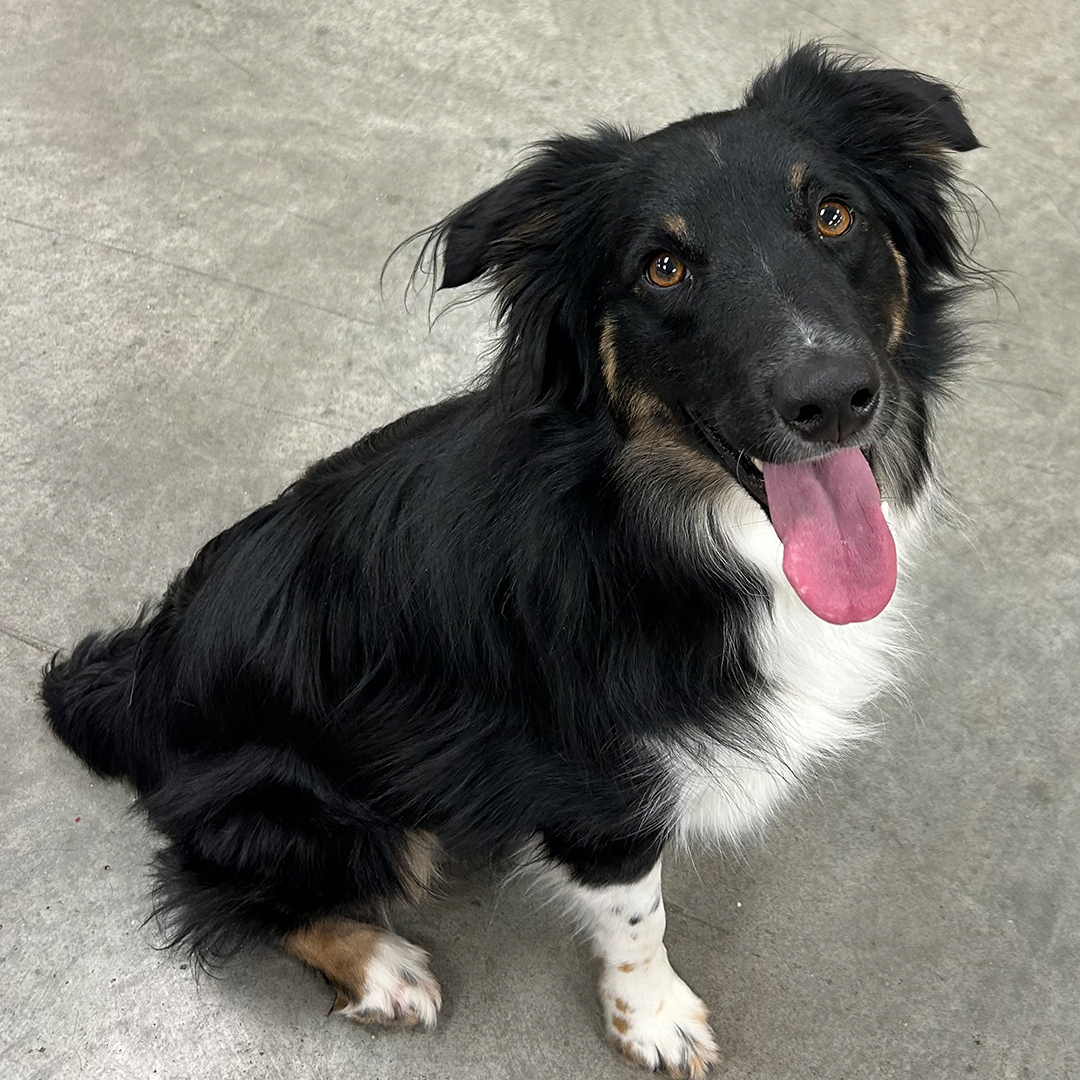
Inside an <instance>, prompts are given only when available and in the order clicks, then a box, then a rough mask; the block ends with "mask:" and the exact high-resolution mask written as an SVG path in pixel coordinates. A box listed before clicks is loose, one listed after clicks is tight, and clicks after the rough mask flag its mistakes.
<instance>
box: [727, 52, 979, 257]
mask: <svg viewBox="0 0 1080 1080" xmlns="http://www.w3.org/2000/svg"><path fill="white" fill-rule="evenodd" d="M746 104H747V106H748V107H749V108H761V109H763V110H766V111H769V112H771V113H773V114H774V115H776V116H777V117H778V118H779V119H780V120H781V121H782V122H785V123H786V124H788V125H789V126H793V127H795V128H796V129H798V130H799V131H801V132H802V133H803V134H804V135H805V136H807V137H809V138H810V139H812V140H813V141H814V142H816V143H818V144H819V145H821V146H824V147H827V148H829V149H831V150H833V151H835V152H836V153H838V154H840V155H842V156H843V157H844V158H845V159H846V160H847V161H848V162H849V163H850V164H851V165H852V167H853V168H854V170H855V172H856V176H857V177H858V178H859V179H860V180H863V181H864V182H866V183H867V185H868V186H869V187H870V188H871V190H872V192H873V194H874V195H875V197H876V199H877V202H878V208H879V210H880V211H881V212H882V214H883V216H884V217H885V220H886V223H887V224H888V225H889V227H890V230H891V231H892V233H893V238H894V240H895V241H896V243H897V245H898V246H900V248H901V250H902V251H903V253H904V255H905V257H906V258H907V259H908V262H909V266H910V268H911V270H912V272H913V273H914V274H916V275H921V276H924V277H926V278H931V277H933V275H934V274H935V273H938V272H942V271H944V272H945V273H948V274H957V273H959V272H960V268H961V266H962V265H963V253H962V246H961V244H960V241H959V238H958V237H957V235H956V232H955V229H954V226H953V221H952V209H953V204H954V203H955V201H956V196H957V191H956V179H955V172H954V168H953V165H952V162H951V161H950V160H949V155H948V153H947V151H965V150H974V149H976V148H977V147H978V146H979V145H980V143H979V140H978V139H977V138H976V137H975V134H974V132H973V131H972V130H971V126H970V125H969V124H968V121H967V118H966V117H965V116H964V112H963V109H962V108H961V106H960V102H959V100H958V98H957V96H956V94H955V93H954V92H953V91H952V90H951V89H950V88H949V87H947V86H946V85H945V84H944V83H940V82H937V81H936V80H934V79H930V78H927V77H926V76H925V75H919V74H917V73H915V72H913V71H903V70H900V69H874V68H869V67H867V66H865V64H863V63H862V62H860V61H858V60H855V59H853V58H851V57H843V56H838V55H836V54H834V53H831V52H830V51H829V50H828V49H826V48H825V47H824V46H822V45H820V44H818V43H816V42H815V43H810V44H808V45H803V46H801V47H799V48H797V49H795V50H794V51H793V52H791V53H790V54H789V55H788V56H787V57H786V58H785V59H783V60H781V61H780V62H779V63H777V64H776V65H774V66H773V67H771V68H769V69H768V70H767V71H765V72H763V73H762V74H761V75H759V76H758V78H757V79H756V80H755V81H754V83H753V84H752V85H751V87H750V89H749V91H748V92H747V95H746Z"/></svg>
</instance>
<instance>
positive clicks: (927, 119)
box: [855, 68, 982, 153]
mask: <svg viewBox="0 0 1080 1080" xmlns="http://www.w3.org/2000/svg"><path fill="white" fill-rule="evenodd" d="M855 78H856V81H857V82H861V83H862V84H863V86H864V87H865V92H866V93H867V95H868V97H869V98H870V99H871V100H872V101H873V102H874V103H875V104H876V106H877V108H878V109H879V110H880V109H881V108H882V107H883V106H884V107H887V108H892V109H894V110H896V111H897V112H898V113H899V114H900V115H902V116H905V117H906V126H907V129H908V132H909V134H910V135H912V136H918V135H921V136H922V137H924V138H925V139H926V145H927V146H935V147H938V148H939V149H941V150H955V151H958V152H961V153H962V152H964V151H967V150H978V148H979V147H980V146H981V145H982V144H981V143H980V142H979V140H978V139H976V138H975V132H973V131H972V130H971V125H970V124H969V123H968V120H967V117H966V116H965V115H964V110H963V109H962V108H961V106H960V101H959V99H958V98H957V96H956V94H955V92H954V91H953V90H952V89H951V88H950V87H948V86H946V85H945V84H944V83H940V82H938V81H937V80H936V79H931V78H928V77H927V76H926V75H920V74H918V73H917V72H914V71H905V70H903V69H902V68H887V69H884V70H874V69H872V68H870V69H867V70H865V71H861V72H858V73H857V74H856V75H855Z"/></svg>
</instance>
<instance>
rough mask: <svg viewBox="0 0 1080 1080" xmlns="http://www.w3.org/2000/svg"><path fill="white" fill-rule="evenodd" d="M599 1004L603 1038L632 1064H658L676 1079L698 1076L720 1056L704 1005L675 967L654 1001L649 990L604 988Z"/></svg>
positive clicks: (689, 1079) (653, 1067)
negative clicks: (622, 991) (612, 990)
mask: <svg viewBox="0 0 1080 1080" xmlns="http://www.w3.org/2000/svg"><path fill="white" fill-rule="evenodd" d="M624 989H625V990H627V991H629V990H630V987H629V986H626V987H624ZM634 997H638V999H639V1000H638V1001H637V1002H636V1003H635V1002H634ZM603 1004H604V1011H605V1019H606V1027H607V1038H608V1041H609V1042H610V1043H611V1044H612V1045H613V1046H614V1047H615V1048H616V1049H617V1050H618V1051H619V1053H620V1054H622V1056H623V1057H624V1058H626V1059H627V1060H628V1061H631V1062H633V1063H634V1064H635V1065H643V1066H645V1068H646V1069H651V1070H653V1071H654V1072H655V1071H657V1070H663V1071H664V1072H666V1073H667V1075H668V1076H670V1077H673V1078H675V1080H702V1077H704V1076H705V1074H706V1072H708V1070H709V1066H710V1065H715V1064H716V1062H718V1061H719V1060H720V1053H719V1051H718V1050H717V1048H716V1041H715V1039H714V1038H713V1033H712V1028H710V1027H709V1022H708V1020H709V1011H708V1009H706V1008H705V1004H704V1002H702V1001H701V1000H700V999H699V998H698V997H697V995H696V994H695V993H694V992H693V991H692V990H691V989H690V987H689V986H687V985H686V983H684V982H683V981H682V979H680V978H679V977H678V976H677V975H675V974H674V972H672V978H671V982H670V984H669V986H668V987H667V989H666V990H665V991H664V993H663V995H662V996H661V997H660V999H659V1002H657V1001H656V999H655V998H654V997H653V996H652V995H649V994H645V995H633V994H630V995H629V996H627V997H622V996H619V995H618V994H616V995H614V996H612V995H611V994H610V992H609V993H605V994H604V995H603Z"/></svg>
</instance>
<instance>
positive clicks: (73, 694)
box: [41, 608, 159, 786]
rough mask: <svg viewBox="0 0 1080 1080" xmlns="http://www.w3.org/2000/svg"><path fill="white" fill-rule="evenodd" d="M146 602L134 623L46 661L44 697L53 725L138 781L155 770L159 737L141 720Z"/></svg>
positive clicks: (111, 770) (83, 754) (103, 763)
mask: <svg viewBox="0 0 1080 1080" xmlns="http://www.w3.org/2000/svg"><path fill="white" fill-rule="evenodd" d="M147 621H148V620H147V611H146V609H145V608H144V609H143V610H142V611H141V612H140V613H139V617H138V618H137V619H136V620H135V622H134V623H132V625H130V626H125V627H122V628H121V629H119V630H115V631H113V632H112V633H108V634H106V633H101V632H98V633H93V634H89V635H88V636H87V637H85V638H83V639H82V641H80V642H79V643H78V645H76V646H75V648H74V649H73V650H72V652H71V655H70V656H68V657H67V658H66V659H61V658H60V654H59V653H57V654H56V655H54V656H53V658H52V659H51V660H50V661H49V662H48V664H46V665H45V669H44V671H43V672H42V679H41V699H42V701H43V702H44V703H45V711H46V716H47V718H48V721H49V725H50V726H51V727H52V729H53V731H54V732H55V733H56V734H57V735H58V736H59V737H60V739H61V740H62V741H63V742H65V743H66V744H67V745H68V746H69V747H70V748H71V749H72V750H73V751H74V752H75V753H76V754H78V755H79V757H80V758H82V759H83V761H85V762H86V764H87V765H89V766H90V768H91V769H93V770H94V772H96V773H98V774H99V775H100V776H105V777H115V778H120V777H124V778H127V779H131V780H134V781H136V783H137V784H139V786H141V783H140V781H142V780H145V779H147V778H148V775H149V774H152V773H155V772H156V771H157V769H156V762H157V759H158V756H159V755H158V753H157V747H156V743H157V738H156V737H155V734H154V733H152V732H150V731H149V730H147V729H146V727H145V725H144V724H143V723H141V719H142V718H141V717H140V715H139V714H140V711H141V710H140V709H139V708H138V702H137V701H136V699H135V679H136V667H135V663H136V658H137V654H138V649H139V643H140V642H141V641H142V640H143V637H144V635H145V634H146V631H147Z"/></svg>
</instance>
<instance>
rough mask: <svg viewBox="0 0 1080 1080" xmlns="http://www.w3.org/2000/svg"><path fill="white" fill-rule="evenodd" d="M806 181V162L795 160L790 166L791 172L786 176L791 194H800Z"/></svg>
mask: <svg viewBox="0 0 1080 1080" xmlns="http://www.w3.org/2000/svg"><path fill="white" fill-rule="evenodd" d="M805 183H806V162H805V161H796V162H795V164H794V165H792V166H791V173H790V174H789V176H788V187H789V188H790V189H791V194H792V195H796V196H797V195H801V194H802V189H803V184H805Z"/></svg>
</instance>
